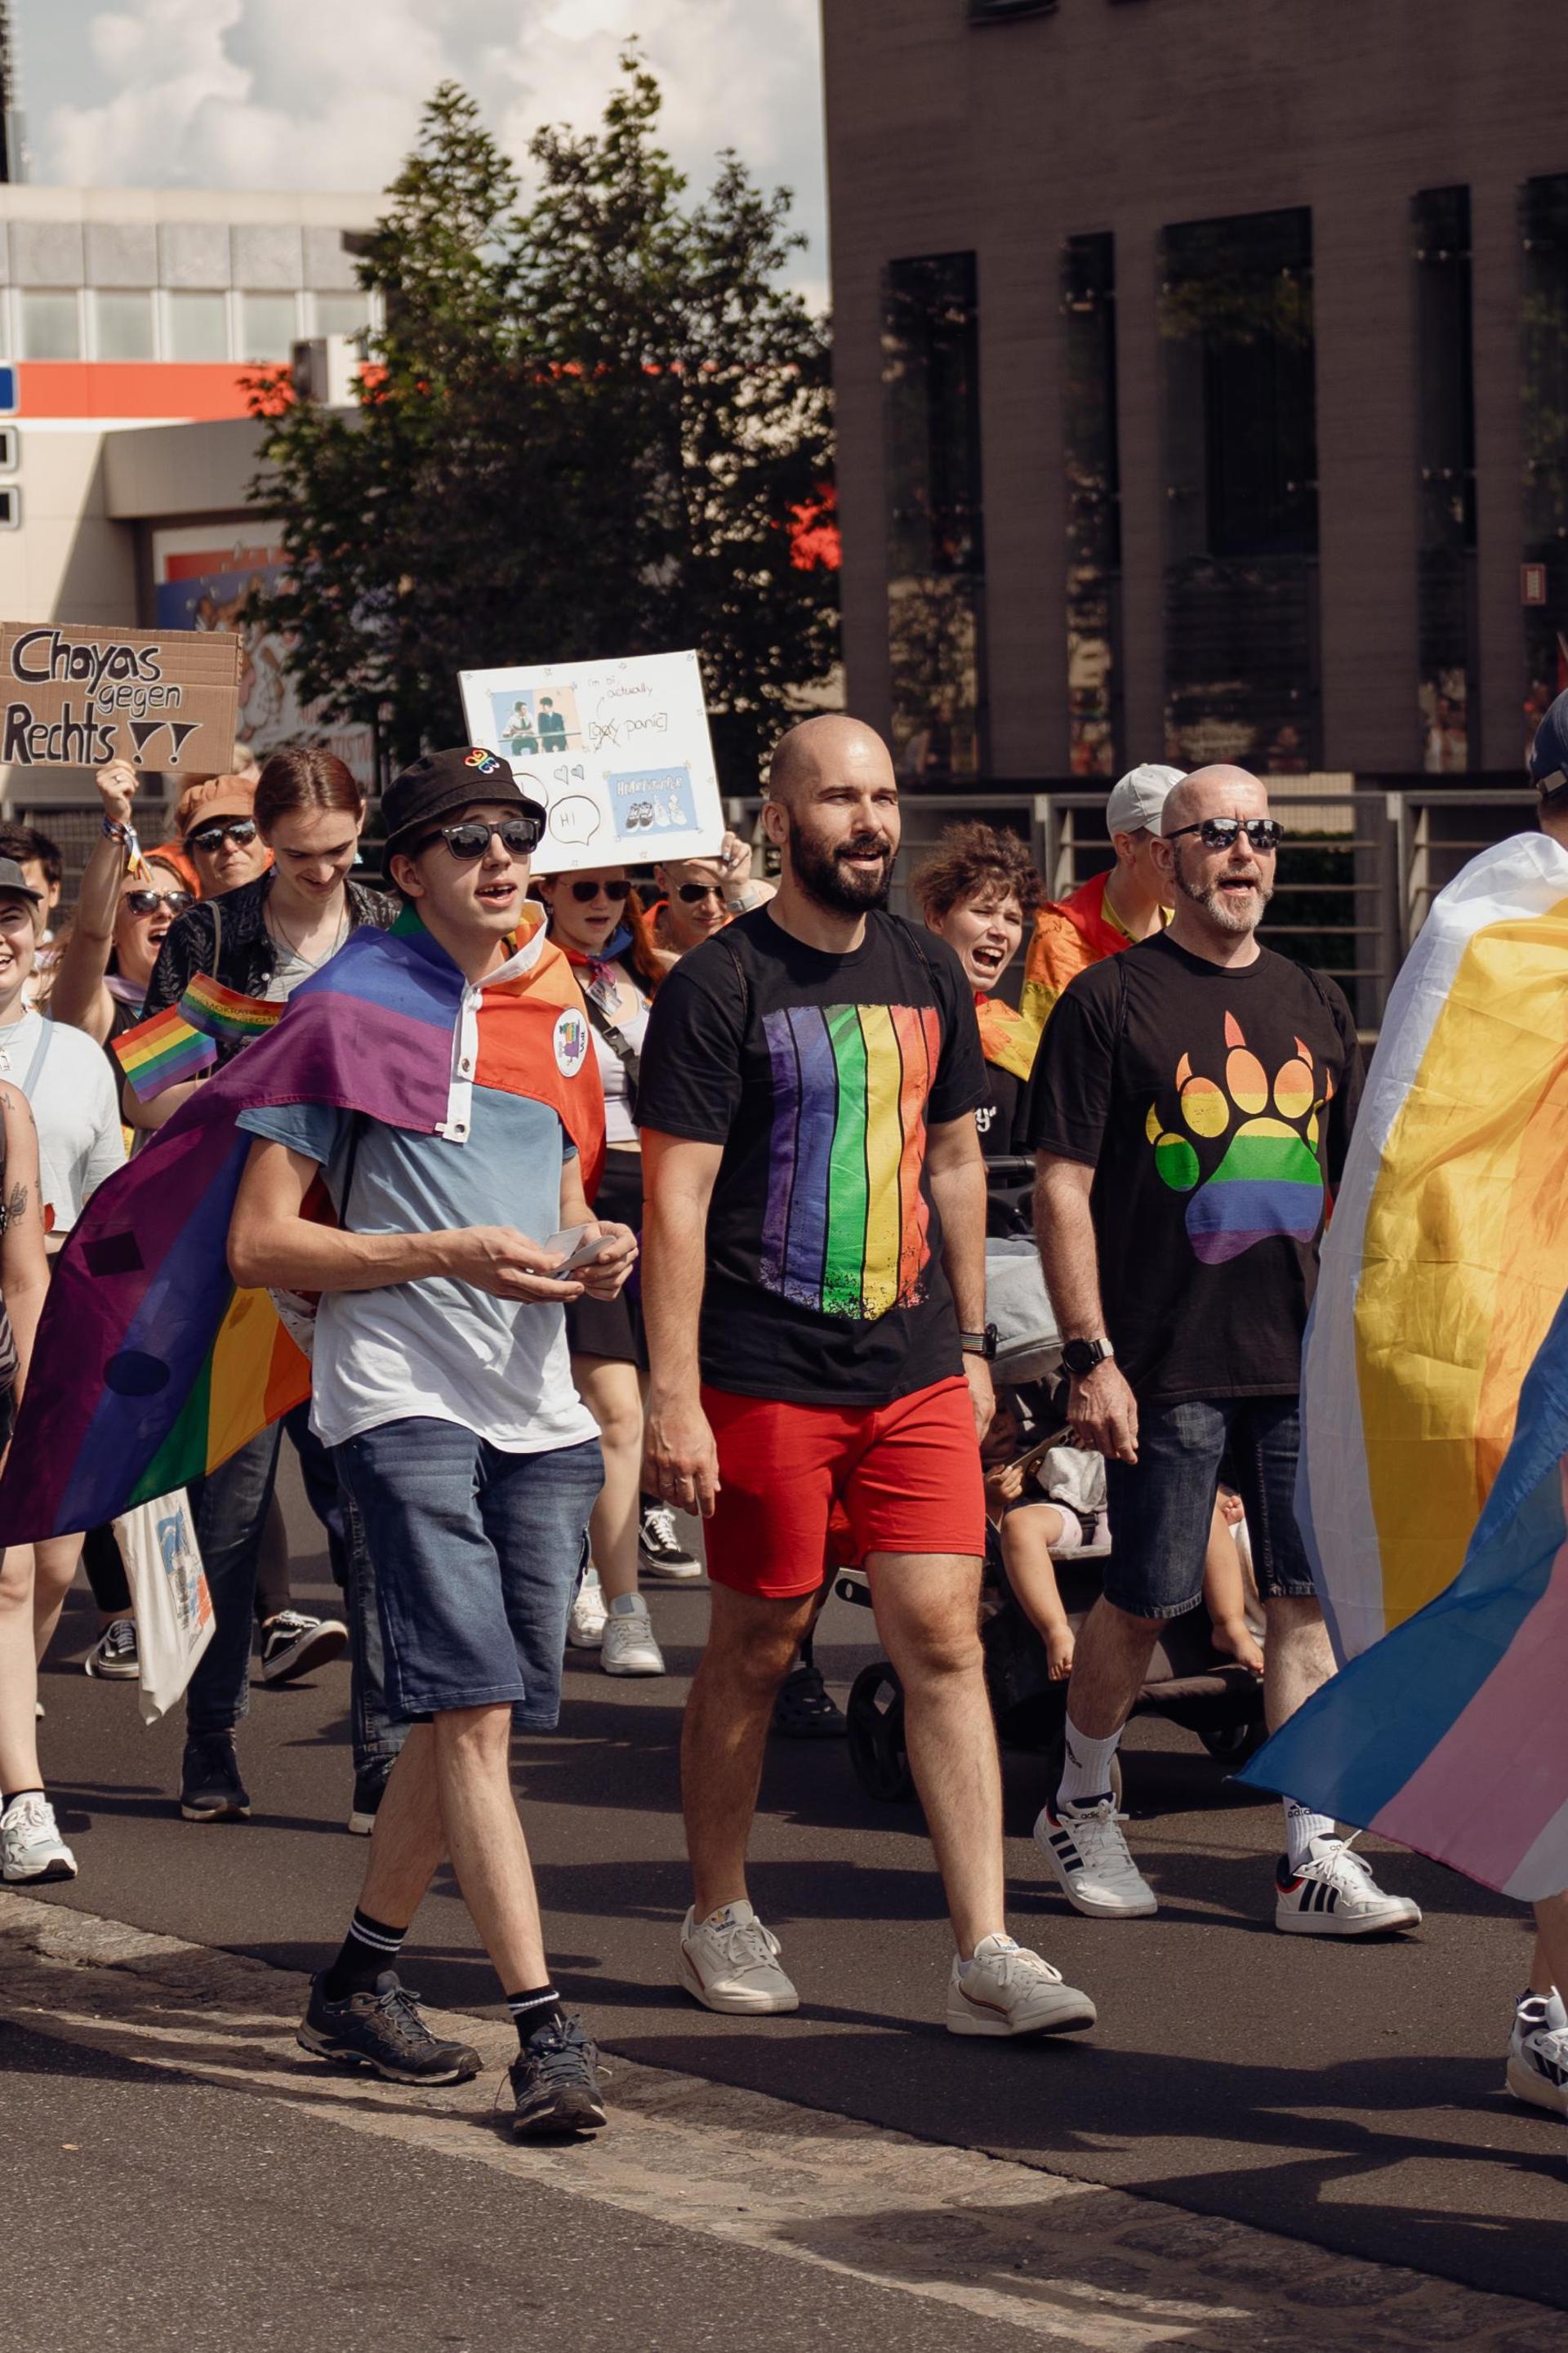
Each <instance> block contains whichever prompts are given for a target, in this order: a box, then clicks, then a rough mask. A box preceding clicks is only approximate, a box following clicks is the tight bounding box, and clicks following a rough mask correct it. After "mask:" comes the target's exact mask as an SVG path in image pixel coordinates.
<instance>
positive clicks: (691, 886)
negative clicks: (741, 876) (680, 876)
mask: <svg viewBox="0 0 1568 2353" xmlns="http://www.w3.org/2000/svg"><path fill="white" fill-rule="evenodd" d="M675 895H676V897H677V898H678V899H679V901H680V902H682V904H683V905H684V906H688V907H695V906H696V905H698V903H699V902H700V901H701V900H703V899H717V900H718V902H719V903H720V905H721V906H722V905H723V903H724V893H723V892H722V891H721V890H720V888H719V885H718V884H717V882H682V883H680V884H679V885H678V887H677V889H676V893H675Z"/></svg>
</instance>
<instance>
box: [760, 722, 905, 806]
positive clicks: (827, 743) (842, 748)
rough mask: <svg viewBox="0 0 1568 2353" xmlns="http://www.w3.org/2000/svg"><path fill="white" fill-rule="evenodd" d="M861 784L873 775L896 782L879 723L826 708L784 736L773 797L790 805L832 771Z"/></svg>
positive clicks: (771, 782)
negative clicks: (847, 716)
mask: <svg viewBox="0 0 1568 2353" xmlns="http://www.w3.org/2000/svg"><path fill="white" fill-rule="evenodd" d="M838 773H842V774H845V775H847V776H852V777H853V778H854V780H855V781H856V782H857V783H858V782H860V781H861V780H862V779H863V778H865V777H866V776H868V775H875V776H879V777H881V776H886V777H887V780H888V781H889V783H891V782H892V781H893V762H892V755H891V754H890V753H889V750H888V747H887V745H886V744H884V743H883V741H882V739H881V737H880V736H879V734H878V733H877V731H876V729H875V728H874V727H868V726H867V725H866V723H865V722H864V721H863V720H859V719H846V718H845V717H844V715H843V714H842V712H837V711H825V712H820V713H819V714H818V716H817V717H816V718H815V719H803V720H802V721H801V723H800V724H799V725H798V726H797V727H792V728H791V729H790V730H789V733H787V734H785V735H781V736H780V737H779V740H778V742H777V744H775V745H774V747H773V758H772V760H771V761H770V762H769V764H768V798H769V799H770V800H772V801H783V802H784V803H785V804H786V806H787V805H788V804H790V803H792V802H794V801H795V800H796V799H798V798H799V797H800V795H801V794H802V792H803V791H807V790H809V789H810V787H811V786H813V785H815V784H817V783H819V782H820V781H821V779H822V777H823V776H826V775H830V774H838Z"/></svg>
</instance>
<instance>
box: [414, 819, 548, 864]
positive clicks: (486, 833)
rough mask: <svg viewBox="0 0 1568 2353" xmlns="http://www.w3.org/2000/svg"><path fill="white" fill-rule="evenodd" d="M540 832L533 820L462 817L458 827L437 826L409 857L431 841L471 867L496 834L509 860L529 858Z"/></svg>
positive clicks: (425, 847)
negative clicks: (442, 846)
mask: <svg viewBox="0 0 1568 2353" xmlns="http://www.w3.org/2000/svg"><path fill="white" fill-rule="evenodd" d="M540 831H541V828H540V823H539V819H538V818H534V817H503V818H496V819H495V820H494V821H493V822H489V823H487V822H486V820H485V819H484V818H482V817H466V818H463V819H462V820H461V822H460V823H459V824H458V825H443V826H437V829H436V831H435V832H434V833H427V834H426V837H425V839H424V840H423V841H420V842H416V844H415V846H414V848H413V849H412V850H410V852H409V856H410V857H412V858H417V857H418V855H419V853H420V851H421V850H422V849H429V847H430V845H431V843H432V842H436V841H444V842H445V843H446V845H447V849H449V850H450V851H451V853H452V855H453V857H454V858H458V859H460V860H462V862H463V863H464V865H465V866H471V865H472V864H473V861H474V860H475V859H476V858H482V857H483V856H484V854H485V852H486V850H487V849H489V846H490V842H491V839H492V838H493V837H494V836H495V835H496V834H498V833H499V834H500V846H501V848H502V849H504V850H506V851H507V852H508V854H509V855H510V857H513V858H531V856H532V855H533V852H534V851H535V850H536V849H538V847H539V836H540Z"/></svg>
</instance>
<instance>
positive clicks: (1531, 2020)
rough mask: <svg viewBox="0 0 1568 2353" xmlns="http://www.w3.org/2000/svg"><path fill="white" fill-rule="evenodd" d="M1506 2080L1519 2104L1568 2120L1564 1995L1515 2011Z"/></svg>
mask: <svg viewBox="0 0 1568 2353" xmlns="http://www.w3.org/2000/svg"><path fill="white" fill-rule="evenodd" d="M1504 2080H1505V2081H1506V2083H1507V2084H1508V2088H1509V2090H1510V2092H1511V2093H1512V2094H1513V2096H1514V2098H1515V2099H1516V2100H1528V2101H1529V2102H1530V2105H1531V2107H1532V2108H1551V2109H1552V2111H1553V2112H1554V2113H1555V2114H1556V2115H1558V2116H1568V2010H1565V2009H1564V2008H1563V1997H1562V1995H1561V1994H1560V1993H1552V1994H1549V1995H1548V1996H1547V1998H1546V2000H1544V2001H1542V2002H1540V2003H1532V2004H1531V2008H1530V2009H1529V2010H1523V2009H1520V2010H1515V2012H1514V2015H1513V2032H1512V2033H1511V2034H1510V2036H1509V2039H1508V2073H1507V2076H1506V2077H1505V2079H1504Z"/></svg>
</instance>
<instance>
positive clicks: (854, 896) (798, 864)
mask: <svg viewBox="0 0 1568 2353" xmlns="http://www.w3.org/2000/svg"><path fill="white" fill-rule="evenodd" d="M788 814H789V856H790V868H791V871H792V872H793V873H794V875H795V881H797V882H798V883H799V885H800V887H801V889H802V890H803V891H804V892H805V894H806V896H807V898H808V899H815V900H816V903H817V905H818V906H819V907H827V908H830V909H831V910H832V912H833V913H835V914H836V915H863V914H865V913H868V911H869V910H870V909H871V908H873V907H885V906H886V905H887V903H888V892H889V887H890V885H891V882H892V879H893V860H892V853H891V851H890V850H889V849H888V848H887V845H886V843H885V842H882V841H879V840H877V839H875V838H873V837H869V836H867V837H863V838H862V839H860V840H858V841H847V842H842V843H840V844H839V846H838V848H837V849H822V848H821V847H820V846H819V845H818V844H817V842H816V840H815V839H813V837H812V836H811V835H810V834H809V833H807V832H806V831H805V828H804V827H802V826H801V825H800V824H799V823H798V822H797V821H796V818H795V814H794V812H793V810H792V811H790V812H789V813H788ZM866 849H876V850H877V851H878V852H879V855H880V856H881V860H882V862H881V864H880V865H879V867H878V868H876V869H875V870H874V871H872V870H870V869H862V868H859V867H855V866H849V865H847V864H846V863H845V862H844V860H845V857H846V854H847V852H849V851H864V850H866Z"/></svg>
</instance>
